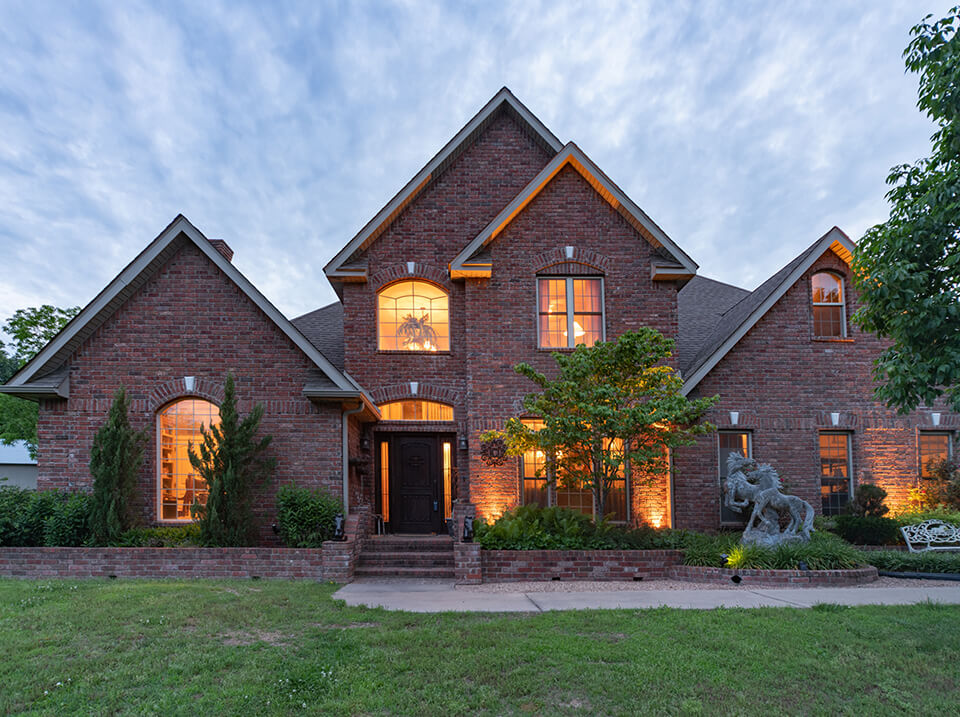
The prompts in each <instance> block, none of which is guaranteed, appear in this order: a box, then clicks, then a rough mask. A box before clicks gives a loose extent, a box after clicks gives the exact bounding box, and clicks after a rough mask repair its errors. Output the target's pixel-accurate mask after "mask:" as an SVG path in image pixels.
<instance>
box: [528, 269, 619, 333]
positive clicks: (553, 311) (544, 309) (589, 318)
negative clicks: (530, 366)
mask: <svg viewBox="0 0 960 717" xmlns="http://www.w3.org/2000/svg"><path fill="white" fill-rule="evenodd" d="M537 295H538V299H537V307H538V330H537V335H538V344H539V347H540V348H542V349H572V348H575V347H576V346H578V345H579V344H585V345H587V346H593V345H594V344H595V343H596V342H597V341H602V340H603V337H604V328H603V327H604V316H603V279H601V278H600V277H572V276H566V277H561V276H551V277H543V278H540V279H537Z"/></svg>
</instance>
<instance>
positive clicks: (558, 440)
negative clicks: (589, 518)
mask: <svg viewBox="0 0 960 717" xmlns="http://www.w3.org/2000/svg"><path fill="white" fill-rule="evenodd" d="M672 349H673V341H671V340H670V339H667V338H665V337H664V336H663V335H662V334H660V333H659V332H658V331H655V330H654V329H650V328H646V327H644V328H641V329H639V330H637V331H628V332H627V333H625V334H623V335H621V336H620V337H619V338H618V339H616V340H615V341H608V342H598V343H597V344H595V345H594V346H591V347H589V348H588V347H586V346H584V345H582V344H581V345H580V346H578V347H577V348H576V349H575V350H574V351H572V352H570V353H559V352H558V353H554V354H553V357H554V359H555V360H556V362H557V367H558V369H559V375H558V376H557V377H556V378H547V377H546V376H545V375H544V374H542V373H540V372H539V371H537V370H536V369H534V368H533V367H531V366H530V365H529V364H525V363H521V364H518V365H517V366H516V367H515V370H516V371H517V373H519V374H521V375H522V376H526V377H527V378H529V379H530V380H531V381H533V382H534V383H535V384H536V385H537V386H538V388H539V389H540V390H539V392H537V393H531V394H529V395H528V396H526V397H525V398H524V401H523V407H524V412H525V414H526V415H527V416H532V417H536V418H538V419H540V421H542V427H539V428H537V430H534V429H533V428H531V427H530V426H529V425H528V424H526V423H524V421H523V420H522V419H521V418H519V417H517V418H511V419H510V420H509V421H507V424H506V428H505V430H504V431H502V432H500V431H491V432H488V433H486V434H484V436H483V438H484V440H493V439H497V438H502V439H503V440H505V441H506V444H507V449H508V452H509V453H510V454H511V455H522V454H523V453H524V452H525V451H528V450H538V451H543V453H544V455H546V456H548V460H547V463H548V466H549V471H550V473H551V475H550V476H547V477H548V478H549V479H551V480H554V481H559V482H561V483H564V482H567V483H570V484H574V483H576V484H581V485H585V486H588V487H589V488H590V489H591V490H592V491H593V495H594V501H595V505H596V506H597V514H598V515H600V516H603V515H604V514H605V507H606V500H607V496H608V494H609V491H610V489H611V486H612V485H613V483H614V482H615V481H616V480H618V478H619V476H621V475H623V471H624V468H625V466H626V465H628V464H629V466H630V470H631V478H632V481H633V483H634V484H635V485H636V484H637V483H640V482H643V481H644V480H647V479H649V478H651V477H653V476H657V475H662V474H663V473H664V472H665V471H666V470H667V469H668V456H667V449H670V448H674V447H676V446H680V445H684V444H688V443H691V442H692V440H693V436H695V435H696V434H699V433H704V432H708V431H712V430H713V426H711V425H710V424H708V423H700V422H699V421H700V419H701V418H702V416H703V414H704V413H706V411H707V409H709V408H710V406H712V405H713V404H714V402H715V401H716V400H717V399H716V397H713V398H698V399H694V400H689V399H687V398H686V397H685V396H683V395H682V394H681V393H680V388H681V387H682V386H683V381H682V379H681V378H680V377H679V376H678V375H677V373H676V371H674V369H672V368H671V367H670V366H667V365H665V364H664V362H665V361H667V360H668V359H669V358H670V355H671V351H672Z"/></svg>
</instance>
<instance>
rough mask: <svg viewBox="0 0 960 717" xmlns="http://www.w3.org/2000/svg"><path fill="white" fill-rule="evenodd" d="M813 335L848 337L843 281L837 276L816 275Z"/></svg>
mask: <svg viewBox="0 0 960 717" xmlns="http://www.w3.org/2000/svg"><path fill="white" fill-rule="evenodd" d="M812 289H813V335H814V336H846V335H847V316H846V310H845V308H844V303H843V279H841V278H840V277H839V276H837V275H836V274H831V273H829V272H826V271H821V272H820V273H819V274H814V275H813V279H812Z"/></svg>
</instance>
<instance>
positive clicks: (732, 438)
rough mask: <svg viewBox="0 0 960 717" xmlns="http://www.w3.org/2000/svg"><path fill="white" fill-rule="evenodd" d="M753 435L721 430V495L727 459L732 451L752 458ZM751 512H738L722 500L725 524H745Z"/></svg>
mask: <svg viewBox="0 0 960 717" xmlns="http://www.w3.org/2000/svg"><path fill="white" fill-rule="evenodd" d="M750 438H751V436H750V433H749V432H748V431H720V432H718V433H717V440H718V444H719V446H720V449H719V452H718V454H717V468H718V472H719V474H720V495H721V496H722V495H723V484H724V482H725V481H726V480H727V459H728V458H729V457H730V454H731V453H737V454H738V455H741V456H743V457H744V458H752V457H753V451H752V446H751V440H750ZM748 516H749V513H747V514H744V513H738V512H737V511H735V510H733V509H732V508H728V507H727V506H726V505H725V504H724V502H723V501H722V500H721V501H720V522H721V523H724V524H732V525H743V523H744V521H746V519H747V517H748Z"/></svg>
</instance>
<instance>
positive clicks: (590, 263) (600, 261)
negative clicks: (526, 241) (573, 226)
mask: <svg viewBox="0 0 960 717" xmlns="http://www.w3.org/2000/svg"><path fill="white" fill-rule="evenodd" d="M570 248H571V249H572V251H571V252H570V255H569V256H568V255H567V247H565V246H561V247H557V248H556V249H552V250H551V251H548V252H544V253H543V254H540V255H539V256H538V257H536V258H535V259H534V260H533V267H534V271H536V272H537V273H538V274H540V273H547V272H549V273H561V274H598V273H599V274H605V273H606V272H607V271H608V270H609V269H610V260H609V259H608V258H607V257H605V256H603V255H602V254H598V253H597V252H595V251H590V250H589V249H581V248H579V247H570Z"/></svg>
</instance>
